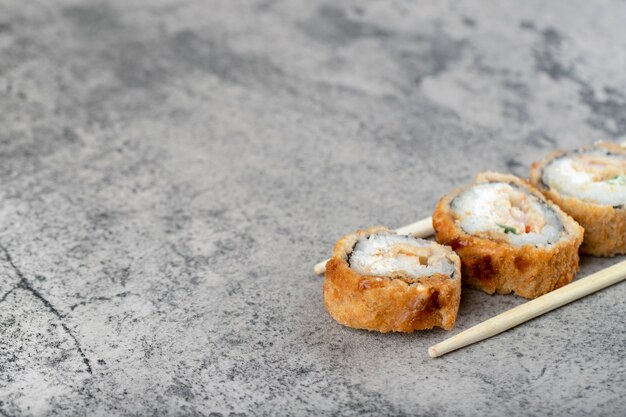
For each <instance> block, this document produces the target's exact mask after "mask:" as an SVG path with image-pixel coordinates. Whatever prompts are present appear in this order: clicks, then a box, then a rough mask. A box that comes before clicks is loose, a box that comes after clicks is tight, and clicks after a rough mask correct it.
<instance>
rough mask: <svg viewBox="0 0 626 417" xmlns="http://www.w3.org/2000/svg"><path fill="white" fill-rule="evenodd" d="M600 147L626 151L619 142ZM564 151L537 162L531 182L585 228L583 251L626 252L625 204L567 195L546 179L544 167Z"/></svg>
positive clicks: (533, 167)
mask: <svg viewBox="0 0 626 417" xmlns="http://www.w3.org/2000/svg"><path fill="white" fill-rule="evenodd" d="M597 147H603V148H606V149H608V150H610V151H611V152H613V153H620V154H624V155H626V149H624V148H623V147H621V146H619V145H613V144H602V145H597ZM585 149H586V148H585ZM589 149H591V148H589ZM565 153H566V151H560V152H553V153H551V154H549V155H548V156H546V157H545V158H544V159H542V160H541V161H538V162H534V163H533V164H532V165H531V168H530V182H531V184H532V185H534V186H535V187H537V189H538V190H539V191H541V192H542V193H543V194H544V195H545V196H546V198H548V199H549V200H551V201H553V202H554V203H556V204H557V205H558V206H559V207H560V208H561V209H563V211H565V212H566V213H567V214H569V215H570V216H572V217H573V218H574V220H576V221H577V222H578V223H579V224H580V225H581V226H582V227H583V228H584V229H585V239H584V240H583V243H582V245H581V247H580V251H581V252H582V253H585V254H589V255H593V256H615V255H619V254H624V253H626V207H621V208H614V207H611V206H605V205H600V204H595V203H590V202H586V201H583V200H579V199H577V198H574V197H568V196H564V195H561V194H560V193H559V192H558V191H557V190H555V189H554V188H549V187H547V186H546V185H545V184H544V183H543V181H542V177H543V169H544V167H545V166H546V165H547V164H548V163H550V161H552V160H553V159H555V158H558V157H559V156H561V155H563V154H565Z"/></svg>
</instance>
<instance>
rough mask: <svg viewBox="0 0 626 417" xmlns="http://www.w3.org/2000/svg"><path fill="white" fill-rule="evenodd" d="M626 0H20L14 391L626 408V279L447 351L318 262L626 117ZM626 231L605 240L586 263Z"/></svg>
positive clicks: (2, 53) (10, 391)
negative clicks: (340, 298)
mask: <svg viewBox="0 0 626 417" xmlns="http://www.w3.org/2000/svg"><path fill="white" fill-rule="evenodd" d="M625 21H626V3H625V2H623V1H594V2H589V1H586V0H580V1H565V0H563V1H553V2H549V3H548V2H545V1H543V0H535V1H524V2H513V1H510V2H497V3H496V2H488V1H469V2H463V3H460V2H444V1H440V2H430V1H423V2H416V1H401V0H398V1H385V2H382V1H381V2H367V3H365V2H360V1H349V2H338V1H330V0H329V1H317V0H316V1H306V0H298V1H293V0H292V1H272V0H266V1H258V2H248V1H240V0H220V1H218V0H205V1H198V0H197V1H188V0H180V1H173V0H117V1H103V2H100V1H83V2H76V1H61V0H59V1H44V0H39V1H20V0H0V126H1V128H0V201H1V204H0V415H2V416H19V415H33V416H44V415H102V416H116V415H123V416H131V415H132V416H148V415H197V416H240V415H287V414H289V415H303V414H310V415H376V416H381V415H423V416H456V415H473V416H502V415H507V416H514V415H551V416H580V415H598V416H600V415H601V416H624V415H625V414H626V395H624V394H625V392H626V365H625V362H626V361H625V359H624V357H625V356H626V331H625V320H624V317H625V311H626V301H625V300H626V284H624V283H622V284H618V285H616V286H614V287H611V288H609V289H606V290H604V291H602V292H599V293H597V294H595V295H592V296H590V297H588V298H585V299H583V300H581V301H579V302H576V303H574V304H572V305H569V306H566V307H563V308H561V309H559V310H557V311H555V312H553V313H551V314H549V315H546V316H543V317H541V318H538V319H536V320H533V321H532V322H529V323H527V324H525V325H524V326H521V327H519V328H516V329H514V330H512V331H509V332H507V333H505V334H502V335H500V336H497V337H495V338H493V339H491V340H489V341H486V342H483V343H481V344H478V345H474V346H471V347H469V348H467V349H464V350H462V351H458V352H456V353H453V354H450V355H448V356H446V357H443V358H441V359H437V360H433V359H430V358H429V357H428V356H427V352H426V350H427V347H428V346H430V345H431V344H433V343H435V342H437V341H440V340H442V339H444V338H446V337H448V336H450V335H451V334H455V333H457V332H459V331H461V330H463V329H466V328H468V327H470V326H472V325H474V324H476V323H478V322H480V321H482V320H484V319H486V318H488V317H490V316H492V315H495V314H497V313H499V312H502V311H504V310H506V309H508V308H510V307H512V306H515V305H518V304H520V303H522V302H523V300H522V299H520V298H518V297H515V296H488V295H486V294H483V293H480V292H477V291H473V290H468V289H464V291H463V300H462V305H461V309H460V316H459V319H458V321H457V326H456V328H455V329H454V330H453V331H452V332H450V333H448V332H445V331H443V330H433V331H427V332H421V333H416V334H411V335H402V334H390V335H380V334H375V333H368V332H365V331H356V330H351V329H348V328H345V327H342V326H339V325H338V324H336V323H335V322H334V321H333V320H332V319H331V318H330V317H329V316H328V315H327V314H326V312H325V310H324V307H323V304H322V298H321V287H322V281H321V279H320V278H318V277H316V276H314V275H313V274H312V272H311V267H312V265H313V264H314V263H315V262H317V261H318V260H321V259H323V258H325V257H327V256H328V255H329V254H330V251H331V247H332V244H333V242H334V240H335V239H336V238H338V237H339V236H340V235H342V234H344V233H347V232H351V231H353V230H355V229H356V228H359V227H363V226H369V225H378V224H385V225H388V226H390V227H396V226H400V225H403V224H406V223H410V222H413V221H415V220H417V219H420V218H422V217H425V216H427V215H429V214H430V212H431V210H432V209H433V207H434V205H435V203H436V202H437V200H438V198H439V197H440V196H441V195H442V194H443V193H445V192H446V191H448V190H449V189H451V188H452V187H454V186H456V185H459V184H462V183H465V182H468V181H469V180H470V179H471V177H472V176H473V175H474V173H476V172H477V171H481V170H485V169H492V170H500V171H509V172H513V173H516V174H519V175H526V174H527V170H528V166H529V164H530V162H532V161H533V160H535V159H537V158H539V157H541V156H542V155H544V154H545V153H546V152H548V151H550V150H552V149H555V148H562V147H571V146H575V145H583V144H589V143H592V142H593V141H595V140H597V139H608V140H620V139H623V137H624V136H625V135H626V71H625V70H624V69H625V68H626V32H625V26H624V22H625ZM615 261H617V259H593V258H583V259H582V270H581V273H580V275H579V276H584V275H586V274H589V273H590V272H593V271H596V270H599V269H601V268H603V267H605V266H607V265H610V264H611V263H612V262H615Z"/></svg>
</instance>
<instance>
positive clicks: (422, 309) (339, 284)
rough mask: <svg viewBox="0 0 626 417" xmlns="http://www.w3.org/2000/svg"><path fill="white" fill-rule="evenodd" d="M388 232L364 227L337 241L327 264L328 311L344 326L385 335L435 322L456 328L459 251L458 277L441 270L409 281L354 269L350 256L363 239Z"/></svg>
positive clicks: (457, 270)
mask: <svg viewBox="0 0 626 417" xmlns="http://www.w3.org/2000/svg"><path fill="white" fill-rule="evenodd" d="M388 230H389V229H387V228H385V227H374V228H369V229H366V230H359V231H357V232H356V233H353V234H350V235H347V236H344V237H343V238H341V239H340V240H339V241H338V242H337V243H336V245H335V248H334V250H333V256H332V257H331V258H330V260H329V261H328V263H327V264H326V275H325V278H324V305H325V306H326V310H328V313H329V314H330V315H331V317H332V318H334V319H335V320H336V321H337V322H338V323H340V324H343V325H345V326H348V327H353V328H356V329H367V330H373V331H378V332H381V333H387V332H404V333H411V332H413V331H415V330H423V329H431V328H433V327H435V326H438V327H443V328H444V329H447V330H450V329H452V328H453V327H454V322H455V320H456V315H457V312H458V309H459V303H460V300H461V278H460V277H461V270H460V268H461V262H460V260H459V258H458V256H456V255H455V254H454V253H453V252H451V254H450V259H451V260H452V261H453V262H454V265H455V273H454V276H453V277H452V278H450V277H449V276H447V275H445V274H435V275H432V276H429V277H423V278H420V279H419V281H418V282H417V283H411V284H409V283H407V282H405V281H404V280H402V279H399V278H397V277H376V276H369V275H361V274H358V273H357V272H355V271H354V270H353V269H351V268H350V266H349V264H348V256H349V254H350V253H351V252H352V250H353V248H354V246H355V244H356V243H357V241H358V240H359V239H361V238H365V237H367V236H369V235H371V234H373V233H380V232H386V231H388Z"/></svg>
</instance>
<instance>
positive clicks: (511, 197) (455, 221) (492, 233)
mask: <svg viewBox="0 0 626 417" xmlns="http://www.w3.org/2000/svg"><path fill="white" fill-rule="evenodd" d="M433 227H434V229H435V237H436V240H437V242H439V243H441V244H444V245H450V246H451V247H452V249H454V250H455V251H456V253H457V254H458V255H459V257H460V258H461V263H462V268H461V271H462V275H463V283H464V284H467V285H469V286H470V287H474V288H478V289H480V290H483V291H485V292H487V293H489V294H493V293H494V292H497V293H500V294H508V293H511V292H514V293H515V294H517V295H520V296H522V297H526V298H534V297H538V296H540V295H542V294H545V293H547V292H549V291H552V290H554V289H556V288H559V287H561V286H563V285H565V284H568V283H569V282H571V281H572V279H573V277H574V275H575V274H576V272H578V261H579V258H578V247H579V246H580V244H581V242H582V239H583V229H582V228H581V227H580V226H579V225H578V224H577V223H576V222H575V221H574V220H573V219H572V218H571V217H569V216H568V215H567V214H565V213H564V212H563V211H561V209H559V207H558V206H556V205H555V204H553V203H551V202H549V201H546V199H545V198H544V197H543V195H542V194H541V193H539V192H538V191H537V190H535V189H534V188H532V187H531V186H530V185H529V184H528V183H526V182H525V181H523V180H521V179H520V178H518V177H515V176H513V175H508V174H499V173H495V172H484V173H480V174H478V175H477V176H476V178H475V180H474V183H473V184H471V185H469V186H467V187H465V188H459V189H456V190H454V191H452V192H451V193H450V194H448V195H446V196H444V197H443V198H442V199H441V200H440V201H439V204H438V205H437V208H436V209H435V212H434V214H433Z"/></svg>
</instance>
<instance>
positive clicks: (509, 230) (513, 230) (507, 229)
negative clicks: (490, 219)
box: [496, 223, 517, 235]
mask: <svg viewBox="0 0 626 417" xmlns="http://www.w3.org/2000/svg"><path fill="white" fill-rule="evenodd" d="M496 224H497V225H498V226H500V227H501V228H503V229H504V234H507V233H513V234H514V235H516V234H517V229H516V228H514V227H511V226H506V225H504V224H500V223H496Z"/></svg>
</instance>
